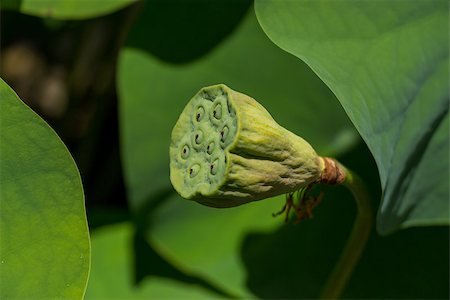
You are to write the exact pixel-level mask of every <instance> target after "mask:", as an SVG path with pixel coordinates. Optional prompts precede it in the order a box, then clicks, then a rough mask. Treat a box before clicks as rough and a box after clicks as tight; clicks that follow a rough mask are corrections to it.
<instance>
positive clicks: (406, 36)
mask: <svg viewBox="0 0 450 300" xmlns="http://www.w3.org/2000/svg"><path fill="white" fill-rule="evenodd" d="M255 9H256V14H257V16H258V19H259V22H260V24H261V26H262V28H263V29H264V31H265V32H266V34H267V35H268V36H269V37H270V38H271V39H272V41H273V42H274V43H276V44H277V45H278V46H280V47H281V48H282V49H284V50H286V51H287V52H290V53H292V54H294V55H295V56H297V57H298V58H300V59H302V60H303V61H305V62H306V63H307V64H308V65H309V66H310V67H311V68H312V69H313V70H314V71H315V72H316V73H317V74H318V75H319V77H320V78H322V80H323V81H324V82H325V83H326V84H327V85H328V86H329V87H330V89H331V90H332V91H333V92H334V94H335V95H336V96H337V98H338V99H339V101H340V102H341V104H342V105H343V107H344V109H345V111H346V112H347V114H348V115H349V117H350V119H351V120H352V121H353V123H354V124H355V126H356V128H357V129H358V131H359V132H360V133H361V135H362V137H363V139H364V140H365V141H366V143H367V145H368V146H369V148H370V150H371V152H372V154H373V155H374V157H375V160H376V162H377V166H378V169H379V174H380V179H381V186H382V188H383V201H382V203H381V205H380V210H379V218H378V230H379V232H380V233H383V234H386V233H390V232H392V231H394V230H395V229H397V228H398V227H408V226H412V225H432V224H448V222H449V202H448V198H449V190H448V184H449V163H448V160H449V157H448V151H449V127H448V108H449V87H448V83H449V74H448V69H449V64H448V53H449V31H448V22H449V3H448V1H390V0H382V1H356V0H355V1H352V0H349V1H316V0H315V1H289V0H285V1H279V0H256V6H255ZM298 80H301V78H298ZM324 120H325V119H324Z"/></svg>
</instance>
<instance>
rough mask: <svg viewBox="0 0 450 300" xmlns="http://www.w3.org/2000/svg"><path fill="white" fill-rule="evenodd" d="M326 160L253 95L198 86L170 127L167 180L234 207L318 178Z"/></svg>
mask: <svg viewBox="0 0 450 300" xmlns="http://www.w3.org/2000/svg"><path fill="white" fill-rule="evenodd" d="M323 170H324V161H323V159H321V157H319V156H318V155H317V154H316V152H315V151H314V149H313V148H312V147H311V146H310V145H309V144H308V143H307V142H306V141H305V140H303V139H302V138H301V137H299V136H297V135H295V134H293V133H292V132H290V131H288V130H286V129H285V128H283V127H281V126H280V125H278V123H276V122H275V120H274V119H273V118H272V116H271V115H270V114H269V113H268V112H267V110H266V109H265V108H264V107H263V106H262V105H261V104H259V103H258V102H257V101H256V100H254V99H253V98H251V97H249V96H247V95H244V94H241V93H239V92H236V91H233V90H232V89H230V88H229V87H227V86H225V85H223V84H219V85H214V86H210V87H206V88H203V89H201V90H200V91H199V92H198V93H197V94H196V95H195V96H194V97H193V98H192V99H191V100H190V101H189V103H188V104H187V105H186V107H185V108H184V110H183V112H182V113H181V115H180V117H179V119H178V121H177V123H176V124H175V127H174V128H173V131H172V140H171V144H170V180H171V182H172V185H173V186H174V188H175V189H176V191H177V192H178V193H179V194H180V195H181V196H182V197H183V198H186V199H192V200H195V201H197V202H199V203H201V204H204V205H208V206H214V207H232V206H237V205H241V204H244V203H247V202H251V201H256V200H261V199H264V198H269V197H273V196H276V195H280V194H284V193H288V192H293V191H296V190H299V189H300V188H303V187H305V186H307V185H309V184H311V183H313V182H316V181H318V180H320V177H321V175H322V173H323Z"/></svg>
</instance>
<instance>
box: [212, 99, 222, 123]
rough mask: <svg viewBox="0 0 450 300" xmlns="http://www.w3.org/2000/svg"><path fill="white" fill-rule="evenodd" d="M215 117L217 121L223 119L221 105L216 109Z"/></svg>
mask: <svg viewBox="0 0 450 300" xmlns="http://www.w3.org/2000/svg"><path fill="white" fill-rule="evenodd" d="M213 117H214V118H216V119H217V120H220V118H222V105H220V103H219V104H217V105H216V106H215V107H214V110H213Z"/></svg>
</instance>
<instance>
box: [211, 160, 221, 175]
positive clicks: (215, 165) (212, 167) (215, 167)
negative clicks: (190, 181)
mask: <svg viewBox="0 0 450 300" xmlns="http://www.w3.org/2000/svg"><path fill="white" fill-rule="evenodd" d="M218 164H219V160H218V159H216V160H215V161H214V162H213V163H212V164H211V165H210V166H209V171H210V172H211V174H212V175H216V174H217V165H218Z"/></svg>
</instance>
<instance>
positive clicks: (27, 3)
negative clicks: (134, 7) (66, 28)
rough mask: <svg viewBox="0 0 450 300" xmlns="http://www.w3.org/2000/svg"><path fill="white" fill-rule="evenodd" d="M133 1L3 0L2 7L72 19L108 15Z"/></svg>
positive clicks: (133, 0)
mask: <svg viewBox="0 0 450 300" xmlns="http://www.w3.org/2000/svg"><path fill="white" fill-rule="evenodd" d="M133 2H136V0H108V1H89V0H79V1H61V0H38V1H36V0H2V2H1V5H0V7H1V8H6V9H15V10H18V11H20V12H22V13H25V14H29V15H33V16H37V17H45V18H54V19H62V20H70V19H87V18H92V17H98V16H101V15H106V14H108V13H111V12H113V11H115V10H117V9H120V8H122V7H124V6H126V5H128V4H130V3H133Z"/></svg>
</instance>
